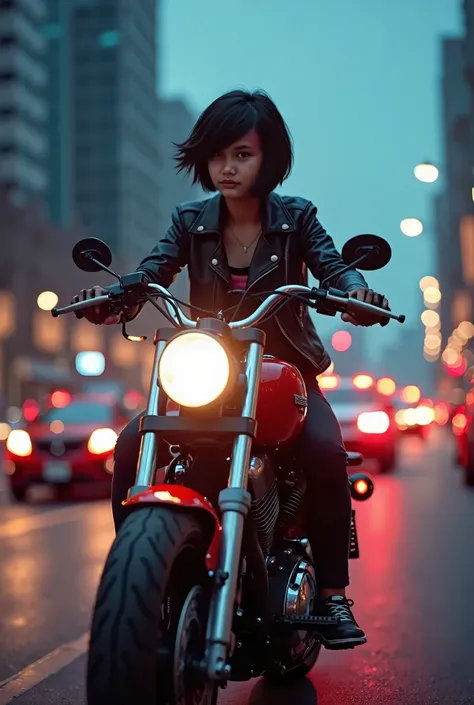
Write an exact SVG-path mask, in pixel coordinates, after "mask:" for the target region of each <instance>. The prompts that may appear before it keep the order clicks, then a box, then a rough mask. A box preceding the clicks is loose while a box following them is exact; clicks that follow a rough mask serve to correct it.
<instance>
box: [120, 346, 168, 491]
mask: <svg viewBox="0 0 474 705" xmlns="http://www.w3.org/2000/svg"><path fill="white" fill-rule="evenodd" d="M165 345H166V341H164V340H159V341H158V342H157V344H156V346H155V356H154V358H153V368H152V373H151V380H150V392H149V394H148V404H147V407H146V414H147V416H158V408H159V400H160V388H159V386H158V365H159V363H160V358H161V355H162V353H163V350H164V348H165ZM157 449H158V439H157V437H156V433H154V432H153V431H147V432H146V433H143V434H142V439H141V442H140V455H139V456H138V466H137V474H136V477H135V484H134V485H133V487H130V489H129V491H128V496H129V497H133V496H134V495H136V494H139V493H140V492H144V491H145V490H147V489H148V488H149V487H151V486H152V485H153V482H154V479H155V467H156V454H157Z"/></svg>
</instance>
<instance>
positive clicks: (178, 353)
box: [158, 332, 230, 408]
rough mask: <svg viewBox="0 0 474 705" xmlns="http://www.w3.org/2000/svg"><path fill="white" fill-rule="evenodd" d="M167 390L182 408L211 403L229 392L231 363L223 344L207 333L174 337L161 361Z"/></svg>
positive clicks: (162, 374)
mask: <svg viewBox="0 0 474 705" xmlns="http://www.w3.org/2000/svg"><path fill="white" fill-rule="evenodd" d="M158 374H159V380H160V384H161V386H162V388H163V390H164V391H165V392H166V394H167V395H168V396H169V398H170V399H172V400H173V401H174V402H176V403H177V404H179V405H180V406H188V407H194V408H196V407H199V406H206V405H207V404H211V403H212V402H213V401H215V400H216V399H218V398H219V397H220V395H221V394H222V393H223V391H224V390H225V388H226V386H227V383H228V381H229V377H230V361H229V357H228V355H227V353H226V351H225V350H224V348H223V346H222V345H221V343H220V342H219V341H218V340H217V339H216V338H214V337H213V336H212V335H208V334H206V333H197V332H192V333H183V334H182V335H178V336H177V337H176V338H172V339H171V340H170V342H169V343H168V344H167V345H166V347H165V349H164V350H163V353H162V355H161V358H160V364H159V370H158Z"/></svg>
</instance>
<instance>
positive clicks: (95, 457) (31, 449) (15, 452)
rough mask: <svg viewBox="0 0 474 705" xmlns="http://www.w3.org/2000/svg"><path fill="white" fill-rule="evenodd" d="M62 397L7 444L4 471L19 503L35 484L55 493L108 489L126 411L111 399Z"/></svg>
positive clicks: (103, 396)
mask: <svg viewBox="0 0 474 705" xmlns="http://www.w3.org/2000/svg"><path fill="white" fill-rule="evenodd" d="M61 394H62V395H63V396H62V397H58V394H57V393H56V406H55V405H53V404H51V403H50V404H49V405H48V408H46V409H45V410H44V411H43V413H40V414H39V415H37V416H36V418H35V419H34V420H32V421H30V422H28V421H26V422H25V423H24V424H23V428H16V429H14V430H12V431H11V433H10V434H9V436H8V438H7V442H6V448H5V458H4V468H5V473H6V476H7V480H8V483H9V485H10V490H11V494H12V496H13V497H14V499H15V500H16V501H18V502H22V501H24V500H25V498H26V494H27V490H28V487H29V486H30V485H33V484H37V483H41V484H46V485H51V486H54V487H56V488H57V489H59V490H60V491H61V490H63V489H64V488H66V487H69V486H71V485H74V484H76V483H96V484H98V485H102V486H104V488H106V487H109V488H110V482H111V477H112V473H113V451H114V448H115V442H116V440H117V436H118V433H119V432H120V431H121V429H122V428H123V427H124V426H125V425H126V423H127V422H128V421H129V420H130V411H129V410H128V409H127V408H125V407H124V406H123V404H122V402H121V401H119V400H118V399H117V398H116V397H115V396H114V395H110V394H77V395H73V396H71V395H70V394H69V393H67V392H61ZM51 397H52V398H53V401H54V395H51ZM61 400H62V401H61Z"/></svg>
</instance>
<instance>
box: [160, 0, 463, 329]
mask: <svg viewBox="0 0 474 705" xmlns="http://www.w3.org/2000/svg"><path fill="white" fill-rule="evenodd" d="M161 3H162V10H161V21H160V23H161V26H160V28H159V35H160V42H161V47H160V54H161V61H160V66H161V67H160V77H159V79H160V88H161V90H162V92H163V93H164V94H165V95H167V96H173V97H176V96H180V97H183V98H185V99H186V100H188V101H189V104H190V106H191V107H192V109H194V110H196V112H200V111H201V110H202V109H204V108H205V107H206V105H207V104H208V103H210V102H211V101H212V100H213V99H214V98H216V97H217V96H218V95H220V94H221V93H223V92H225V91H227V90H230V89H232V88H235V87H240V86H245V87H248V88H256V87H261V88H264V89H265V90H266V91H268V92H269V93H270V95H271V96H272V98H273V99H274V100H275V102H276V103H277V105H278V107H279V108H280V110H281V111H282V113H283V116H284V117H285V119H286V121H287V123H288V124H289V127H290V129H291V132H292V134H293V138H294V144H295V167H294V171H293V174H292V176H291V177H290V179H289V180H288V181H287V182H286V183H285V185H284V188H283V189H282V192H284V193H291V194H297V195H301V196H304V197H306V198H310V199H311V200H312V201H313V202H314V203H315V204H316V205H317V206H318V209H319V217H320V220H321V222H322V223H323V225H324V226H325V227H326V229H327V230H328V231H329V232H330V233H331V234H332V235H333V237H334V240H335V242H336V244H337V245H338V246H339V247H341V246H342V244H343V243H344V241H345V240H346V239H347V238H349V237H351V236H352V235H354V234H357V233H360V232H374V233H378V234H379V235H382V236H383V237H386V238H387V239H388V240H389V242H390V244H391V245H392V249H393V259H392V261H391V262H390V264H389V265H388V266H387V267H386V268H385V270H383V271H382V272H376V273H370V284H371V285H372V286H373V287H374V288H376V289H378V290H381V291H383V292H384V293H386V294H387V295H388V296H389V298H390V300H391V302H392V308H393V309H396V310H397V311H399V312H401V311H403V312H405V313H407V314H408V315H409V316H410V319H411V321H412V322H415V321H416V318H418V317H419V312H420V311H421V304H422V300H421V292H420V290H419V288H418V281H419V279H420V278H421V277H422V276H423V275H425V274H432V273H433V272H434V271H435V262H434V259H433V248H432V241H433V238H434V237H435V233H434V231H433V227H432V225H433V224H432V223H430V221H432V219H433V218H432V211H431V202H432V196H433V194H434V193H435V192H436V189H437V188H439V187H438V185H437V184H434V185H428V184H422V183H420V182H418V181H416V179H415V178H414V176H413V167H414V166H415V164H416V163H417V162H419V161H422V160H424V159H426V158H429V159H431V160H434V161H435V162H436V163H439V160H440V156H441V154H442V145H441V125H440V120H439V116H440V75H441V42H440V40H441V38H442V37H443V36H449V35H451V36H452V35H457V34H460V32H461V21H462V17H461V4H462V3H461V0H398V2H389V0H357V1H356V0H292V1H290V0H238V2H237V1H235V0H234V2H232V3H231V2H228V0H161ZM440 167H441V169H442V164H440ZM438 183H439V182H438ZM410 216H414V217H419V218H420V219H421V220H423V221H424V222H425V223H426V228H425V232H424V233H423V235H421V236H420V237H419V238H406V237H405V236H403V235H402V234H401V232H400V229H399V223H400V220H401V219H402V218H404V217H410ZM325 325H326V327H327V326H328V325H330V323H329V322H327V323H326V324H324V323H323V324H322V328H323V332H324V326H325ZM420 325H421V323H420ZM396 333H397V330H396V325H392V326H389V327H387V328H385V329H383V333H382V335H381V329H380V328H378V327H377V328H376V329H374V331H373V332H371V333H370V335H371V340H373V341H374V343H375V341H376V340H377V341H378V342H379V343H380V342H383V343H385V342H387V341H388V340H390V338H391V336H394V335H396ZM374 335H375V337H373V336H374ZM382 336H383V341H382V340H381V338H382Z"/></svg>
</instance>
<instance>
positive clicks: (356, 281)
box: [137, 193, 367, 374]
mask: <svg viewBox="0 0 474 705" xmlns="http://www.w3.org/2000/svg"><path fill="white" fill-rule="evenodd" d="M222 201H223V199H222V196H221V195H220V194H218V195H217V196H215V197H213V198H210V199H206V200H203V201H194V202H190V203H184V204H182V205H180V206H178V207H177V208H176V209H175V210H174V212H173V215H172V225H171V227H170V228H169V230H168V232H167V233H166V234H165V235H164V236H163V237H162V238H161V240H160V241H159V242H158V244H157V245H156V246H155V248H154V249H153V250H152V252H151V253H150V255H148V257H145V259H144V260H143V261H142V262H141V263H140V265H139V266H138V268H137V269H138V270H140V271H143V272H145V273H146V274H147V275H148V277H149V278H150V279H151V280H152V281H153V282H156V283H157V284H161V285H162V286H165V287H169V286H170V284H171V283H172V281H173V279H174V277H175V276H176V274H177V273H178V272H179V271H180V270H181V269H182V268H183V267H184V266H186V265H188V269H189V280H190V303H191V305H192V306H194V307H200V308H204V309H208V310H213V311H219V310H221V309H222V308H225V307H226V305H228V292H229V290H230V289H231V288H232V287H231V277H230V271H229V266H228V263H227V257H226V252H225V248H224V245H223V243H222V238H221V233H220V229H221V226H220V224H221V222H222V207H223V205H224V204H223V203H222ZM316 213H317V208H316V207H315V206H314V205H313V204H312V203H311V202H310V201H308V200H306V199H304V198H299V197H291V196H279V195H278V194H276V193H271V194H270V195H269V197H268V198H267V200H266V203H265V208H264V213H263V235H262V237H261V238H260V240H259V242H258V244H257V247H256V249H255V253H254V256H253V258H252V262H251V264H250V270H249V278H248V285H249V286H250V287H251V290H252V294H255V293H259V292H268V291H270V290H273V289H276V288H277V287H279V286H283V285H284V284H307V269H309V270H310V272H311V273H312V274H313V276H314V277H315V278H316V279H319V280H322V279H325V278H326V277H328V276H331V277H332V279H331V282H330V285H331V286H333V287H335V288H337V289H341V290H343V291H350V290H352V289H356V288H358V287H364V288H367V283H366V281H365V279H364V278H363V276H362V275H361V274H360V273H359V272H357V271H351V272H346V273H345V274H341V275H340V276H338V271H340V270H341V269H342V268H343V266H344V263H343V260H342V258H341V255H340V254H339V252H338V251H337V250H336V248H335V246H334V242H333V240H332V238H331V236H330V235H328V233H327V232H326V231H325V229H324V228H323V226H322V225H321V224H320V222H319V221H318V219H317V217H316ZM259 302H260V299H258V298H253V297H252V298H251V299H249V301H248V303H247V308H246V309H244V310H243V311H242V314H241V313H239V316H238V317H239V318H242V317H243V316H244V315H247V314H248V313H249V308H248V307H249V306H250V310H253V309H254V308H255V307H256V306H257V305H258V303H259ZM192 315H193V316H194V317H196V311H193V312H192ZM261 327H262V328H263V329H264V330H266V332H267V347H266V352H267V353H270V354H280V351H281V350H282V348H283V349H284V347H285V346H286V348H287V349H289V350H290V349H291V350H292V351H294V352H295V353H296V355H294V356H293V358H295V357H296V358H299V359H301V358H304V360H305V362H309V363H310V364H311V365H312V367H313V368H315V372H316V374H319V373H321V372H323V371H324V370H325V369H326V368H327V367H328V366H329V364H330V362H331V361H330V358H329V355H328V354H327V352H326V350H325V349H324V346H323V344H322V342H321V340H320V338H319V336H318V334H317V333H316V329H315V327H314V325H313V322H312V320H311V317H310V316H309V314H308V312H307V307H306V306H305V305H304V304H300V303H299V302H295V301H293V302H290V303H289V304H288V305H287V306H285V307H284V308H283V309H282V311H281V312H280V313H279V314H278V316H277V317H276V320H274V321H273V324H272V325H271V326H269V327H268V328H265V324H264V325H263V326H261ZM291 361H294V359H293V360H291Z"/></svg>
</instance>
